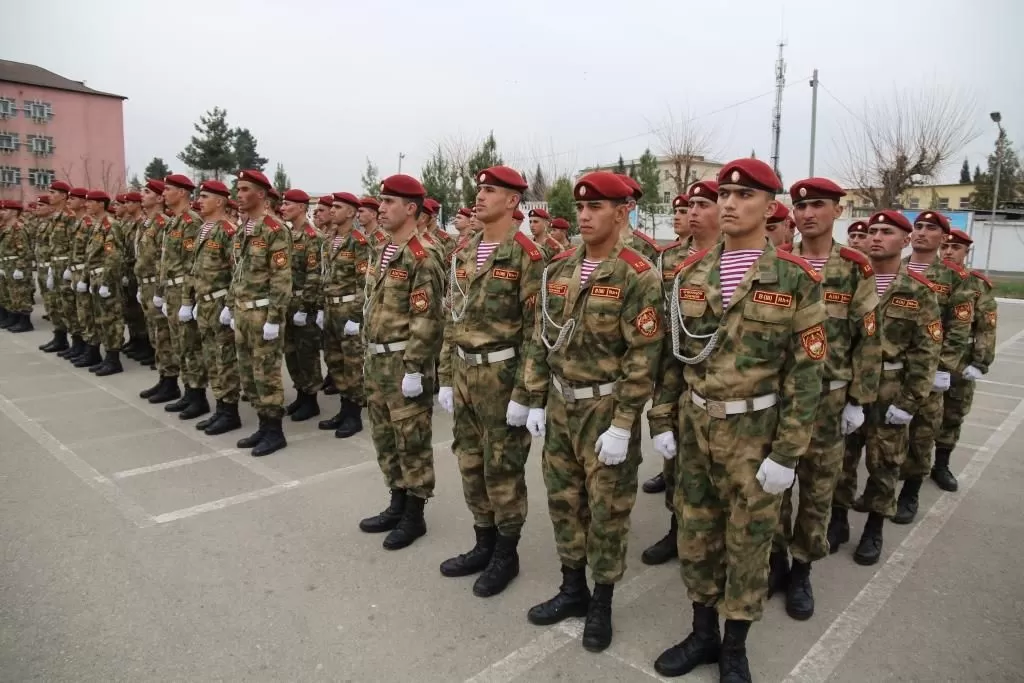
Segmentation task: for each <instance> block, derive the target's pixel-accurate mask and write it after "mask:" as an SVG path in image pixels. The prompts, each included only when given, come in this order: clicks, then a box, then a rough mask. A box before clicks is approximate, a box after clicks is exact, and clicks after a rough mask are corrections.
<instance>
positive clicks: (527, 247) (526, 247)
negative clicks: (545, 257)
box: [513, 231, 542, 261]
mask: <svg viewBox="0 0 1024 683" xmlns="http://www.w3.org/2000/svg"><path fill="white" fill-rule="evenodd" d="M513 239H515V241H516V243H517V244H518V245H519V246H521V247H522V248H523V251H525V252H526V253H527V254H528V255H529V256H530V260H531V261H540V260H541V258H542V256H541V253H540V249H538V248H537V245H536V244H534V242H533V240H531V239H530V238H529V237H527V236H526V235H524V234H523V233H521V232H519V231H516V236H515V237H514V238H513Z"/></svg>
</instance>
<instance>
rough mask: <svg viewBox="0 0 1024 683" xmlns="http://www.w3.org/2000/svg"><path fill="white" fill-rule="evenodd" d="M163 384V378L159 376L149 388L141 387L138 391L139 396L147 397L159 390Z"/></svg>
mask: <svg viewBox="0 0 1024 683" xmlns="http://www.w3.org/2000/svg"><path fill="white" fill-rule="evenodd" d="M163 386H164V378H163V377H161V378H160V379H159V380H157V383H156V384H154V385H153V386H151V387H150V388H149V389H143V390H142V391H140V392H139V398H149V397H150V396H152V395H153V394H155V393H156V392H158V391H160V389H161V388H162V387H163Z"/></svg>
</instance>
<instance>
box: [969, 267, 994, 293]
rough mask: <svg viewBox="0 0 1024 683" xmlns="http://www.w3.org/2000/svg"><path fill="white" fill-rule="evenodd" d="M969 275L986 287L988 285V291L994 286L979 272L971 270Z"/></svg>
mask: <svg viewBox="0 0 1024 683" xmlns="http://www.w3.org/2000/svg"><path fill="white" fill-rule="evenodd" d="M971 275H973V276H974V277H976V278H978V279H979V280H981V281H982V282H984V283H985V284H986V285H988V288H989V289H992V288H993V287H994V286H995V285H993V284H992V281H991V280H989V279H988V278H987V277H985V274H984V273H982V272H980V271H977V270H972V271H971Z"/></svg>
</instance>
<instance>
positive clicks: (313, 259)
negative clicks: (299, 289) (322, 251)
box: [306, 252, 316, 268]
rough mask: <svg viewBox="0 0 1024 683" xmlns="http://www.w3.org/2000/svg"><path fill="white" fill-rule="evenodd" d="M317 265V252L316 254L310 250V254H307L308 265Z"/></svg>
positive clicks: (310, 266)
mask: <svg viewBox="0 0 1024 683" xmlns="http://www.w3.org/2000/svg"><path fill="white" fill-rule="evenodd" d="M315 265H316V254H314V253H313V252H310V253H309V255H308V256H306V266H308V267H309V268H312V267H314V266H315Z"/></svg>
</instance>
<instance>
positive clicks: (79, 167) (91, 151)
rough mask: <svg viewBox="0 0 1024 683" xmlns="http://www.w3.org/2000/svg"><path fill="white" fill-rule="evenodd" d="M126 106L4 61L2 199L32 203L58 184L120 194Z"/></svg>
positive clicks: (0, 89)
mask: <svg viewBox="0 0 1024 683" xmlns="http://www.w3.org/2000/svg"><path fill="white" fill-rule="evenodd" d="M125 99H126V98H125V97H122V96H121V95H114V94H112V93H106V92H101V91H99V90H93V89H92V88H90V87H88V86H86V85H85V84H84V83H82V82H80V81H72V80H70V79H68V78H64V77H63V76H59V75H57V74H55V73H53V72H52V71H47V70H46V69H43V68H41V67H38V66H35V65H32V64H23V63H21V62H12V61H8V60H2V59H0V197H2V198H4V199H21V200H28V199H31V198H34V197H35V196H37V195H38V194H40V193H41V192H43V191H44V190H45V189H46V188H48V187H49V186H50V183H51V182H53V181H54V180H55V179H59V180H65V181H67V182H69V183H71V185H72V186H80V187H88V188H90V189H103V190H106V191H107V192H111V193H115V192H119V191H122V190H123V189H124V188H125V186H126V182H125V155H124V100H125Z"/></svg>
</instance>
